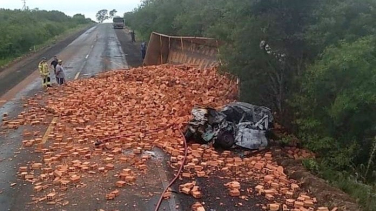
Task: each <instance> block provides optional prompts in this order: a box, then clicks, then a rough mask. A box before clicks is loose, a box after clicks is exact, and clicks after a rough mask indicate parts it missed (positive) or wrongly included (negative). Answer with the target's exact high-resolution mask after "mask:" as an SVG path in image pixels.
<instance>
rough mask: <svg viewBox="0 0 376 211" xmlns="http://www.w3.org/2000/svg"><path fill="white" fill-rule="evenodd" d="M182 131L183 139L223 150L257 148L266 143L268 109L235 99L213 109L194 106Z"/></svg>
mask: <svg viewBox="0 0 376 211" xmlns="http://www.w3.org/2000/svg"><path fill="white" fill-rule="evenodd" d="M191 113H192V116H193V118H192V119H191V120H190V122H189V123H188V126H187V129H186V130H185V133H184V135H185V138H186V139H187V140H194V141H196V142H198V143H201V144H209V143H213V144H214V146H218V147H221V148H223V149H230V148H236V147H237V146H238V147H243V148H247V149H251V150H254V149H260V148H264V147H266V146H267V145H268V140H267V138H266V131H267V130H268V129H269V128H270V127H272V122H273V115H272V112H271V110H270V109H269V108H267V107H263V106H256V105H252V104H249V103H244V102H235V103H231V104H228V105H226V106H224V107H223V108H222V109H221V110H219V111H217V110H216V109H213V108H203V107H195V108H193V109H192V111H191Z"/></svg>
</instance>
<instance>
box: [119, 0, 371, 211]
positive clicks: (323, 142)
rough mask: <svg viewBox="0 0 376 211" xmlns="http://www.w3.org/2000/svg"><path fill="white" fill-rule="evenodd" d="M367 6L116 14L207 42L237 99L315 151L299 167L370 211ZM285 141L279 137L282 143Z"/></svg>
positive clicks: (208, 1) (212, 6)
mask: <svg viewBox="0 0 376 211" xmlns="http://www.w3.org/2000/svg"><path fill="white" fill-rule="evenodd" d="M375 8H376V0H362V1H359V0H286V1H276V0H263V1H259V0H247V1H228V0H215V1H212V0H201V1H196V0H164V1H161V0H144V1H143V2H142V4H141V5H140V6H139V7H138V8H136V9H135V10H134V11H133V12H129V13H125V14H124V17H125V22H126V25H128V26H129V27H131V28H132V29H134V30H136V31H137V32H139V36H141V38H142V39H144V40H147V39H148V37H149V35H150V33H151V32H152V31H156V32H160V33H165V34H169V35H189V36H207V37H213V38H218V39H220V40H222V41H224V42H225V43H226V44H225V45H224V46H222V47H221V55H220V56H221V57H222V58H221V59H222V61H223V63H224V67H223V68H224V70H225V71H229V72H231V73H233V74H235V75H237V76H238V77H239V78H240V80H241V91H242V92H241V100H243V101H247V102H250V103H253V104H259V105H265V106H268V107H270V108H272V109H273V111H275V112H276V113H277V119H278V122H279V123H281V124H282V125H283V126H284V127H285V128H286V130H287V131H288V132H289V133H291V134H295V135H296V136H297V137H298V138H299V139H300V142H301V143H300V144H301V145H302V146H303V147H306V148H309V149H311V150H312V151H314V152H315V153H316V155H317V158H316V159H315V160H309V161H305V162H304V165H305V166H307V167H308V168H310V169H311V170H312V171H313V172H314V173H316V174H318V175H319V176H321V177H323V178H325V179H327V180H328V181H329V182H331V183H332V184H333V185H335V186H337V187H340V188H341V189H342V190H344V191H346V192H348V193H349V194H350V195H352V196H353V197H355V198H357V199H358V200H359V203H360V204H361V205H362V207H363V209H364V210H367V211H369V210H376V190H375V189H376V185H375V184H376V162H375V161H376V138H375V135H376V121H375V119H376V35H375V32H376V22H375V21H374V20H375V19H376V13H375ZM284 140H285V141H286V138H285V139H284Z"/></svg>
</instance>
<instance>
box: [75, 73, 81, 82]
mask: <svg viewBox="0 0 376 211" xmlns="http://www.w3.org/2000/svg"><path fill="white" fill-rule="evenodd" d="M79 75H80V72H78V73H77V74H76V76H75V77H74V80H76V79H77V78H78V76H79Z"/></svg>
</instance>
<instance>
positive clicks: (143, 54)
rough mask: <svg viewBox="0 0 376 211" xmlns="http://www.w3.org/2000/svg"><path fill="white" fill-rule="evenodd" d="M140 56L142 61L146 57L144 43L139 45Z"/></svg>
mask: <svg viewBox="0 0 376 211" xmlns="http://www.w3.org/2000/svg"><path fill="white" fill-rule="evenodd" d="M141 56H142V60H144V59H145V56H146V43H145V42H142V43H141Z"/></svg>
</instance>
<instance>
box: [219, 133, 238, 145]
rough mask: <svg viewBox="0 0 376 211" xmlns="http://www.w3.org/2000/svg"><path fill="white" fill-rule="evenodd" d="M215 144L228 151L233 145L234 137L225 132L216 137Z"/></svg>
mask: <svg viewBox="0 0 376 211" xmlns="http://www.w3.org/2000/svg"><path fill="white" fill-rule="evenodd" d="M215 143H216V144H217V145H218V146H220V147H221V148H223V149H230V148H231V147H232V146H233V145H234V144H235V139H234V136H233V135H232V134H231V133H228V132H225V133H222V134H221V135H219V136H218V137H217V140H216V141H215Z"/></svg>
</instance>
